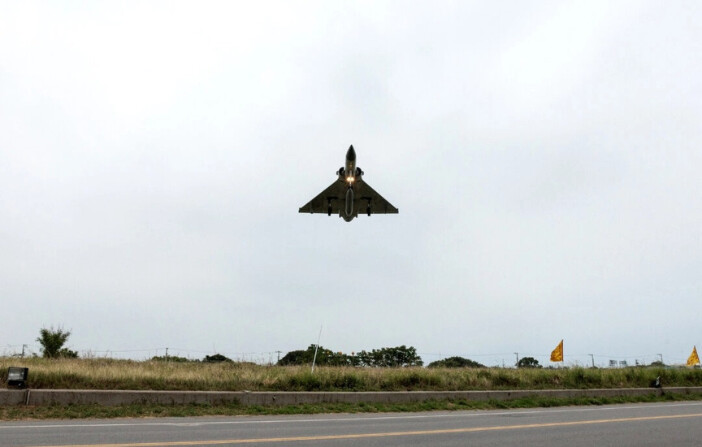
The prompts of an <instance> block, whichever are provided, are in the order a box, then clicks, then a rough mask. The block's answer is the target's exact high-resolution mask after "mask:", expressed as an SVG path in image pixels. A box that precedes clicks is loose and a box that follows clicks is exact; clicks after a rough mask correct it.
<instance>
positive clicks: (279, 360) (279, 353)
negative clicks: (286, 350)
mask: <svg viewBox="0 0 702 447" xmlns="http://www.w3.org/2000/svg"><path fill="white" fill-rule="evenodd" d="M275 352H277V353H278V362H277V363H280V353H281V352H283V351H275Z"/></svg>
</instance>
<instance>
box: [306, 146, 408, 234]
mask: <svg viewBox="0 0 702 447" xmlns="http://www.w3.org/2000/svg"><path fill="white" fill-rule="evenodd" d="M336 174H338V175H339V178H338V179H337V180H336V181H335V182H334V183H332V184H331V185H330V186H329V187H328V188H327V189H325V190H324V191H322V192H321V193H320V194H319V195H318V196H317V197H315V198H314V199H312V200H310V201H309V202H308V203H307V204H306V205H305V206H303V207H302V208H300V212H301V213H310V214H314V213H327V215H328V216H331V215H332V213H333V214H336V213H339V217H343V219H344V220H345V221H346V222H351V221H352V220H353V218H354V217H357V216H358V213H359V212H362V213H366V214H368V215H369V216H370V215H371V214H397V212H398V209H397V208H395V207H394V206H392V205H391V204H390V202H388V201H387V200H385V199H384V198H383V197H382V196H381V195H380V194H378V193H377V192H375V190H374V189H373V188H371V187H370V186H369V185H368V183H366V182H365V181H364V180H363V171H362V170H361V168H358V167H356V151H354V150H353V145H351V147H349V150H348V151H347V152H346V163H345V165H344V166H342V167H341V168H339V170H338V171H337V172H336Z"/></svg>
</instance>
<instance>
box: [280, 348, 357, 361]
mask: <svg viewBox="0 0 702 447" xmlns="http://www.w3.org/2000/svg"><path fill="white" fill-rule="evenodd" d="M315 350H317V360H316V361H315V363H316V364H317V365H321V366H325V365H326V366H351V365H353V360H352V357H349V356H348V355H346V354H342V353H341V352H333V351H332V350H331V349H326V348H324V347H322V346H320V347H319V349H317V346H316V345H309V346H308V347H307V349H306V350H304V351H303V350H297V351H290V352H288V353H287V354H285V356H284V357H283V358H282V359H280V360H279V361H278V365H280V366H285V365H311V364H312V360H313V359H314V352H315Z"/></svg>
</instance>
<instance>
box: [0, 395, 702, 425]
mask: <svg viewBox="0 0 702 447" xmlns="http://www.w3.org/2000/svg"><path fill="white" fill-rule="evenodd" d="M681 400H702V395H699V394H686V395H680V394H665V395H663V396H655V395H648V396H637V397H602V398H587V397H583V398H568V399H562V398H561V399H558V398H544V397H529V398H523V399H514V400H508V401H496V400H490V401H481V402H476V401H468V400H465V399H458V400H430V401H425V402H417V403H404V404H380V403H356V404H339V403H327V404H303V405H288V406H261V405H252V406H244V405H239V404H227V405H174V406H170V405H124V406H117V407H104V406H99V405H68V406H55V405H54V406H36V407H28V406H12V407H0V420H24V419H78V418H80V419H86V418H119V417H188V416H240V415H281V414H317V413H386V412H417V411H438V410H445V411H454V410H492V409H511V408H537V407H558V406H568V405H608V404H621V403H642V402H669V401H681Z"/></svg>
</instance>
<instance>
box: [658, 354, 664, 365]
mask: <svg viewBox="0 0 702 447" xmlns="http://www.w3.org/2000/svg"><path fill="white" fill-rule="evenodd" d="M658 357H660V358H661V365H662V364H663V354H658Z"/></svg>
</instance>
